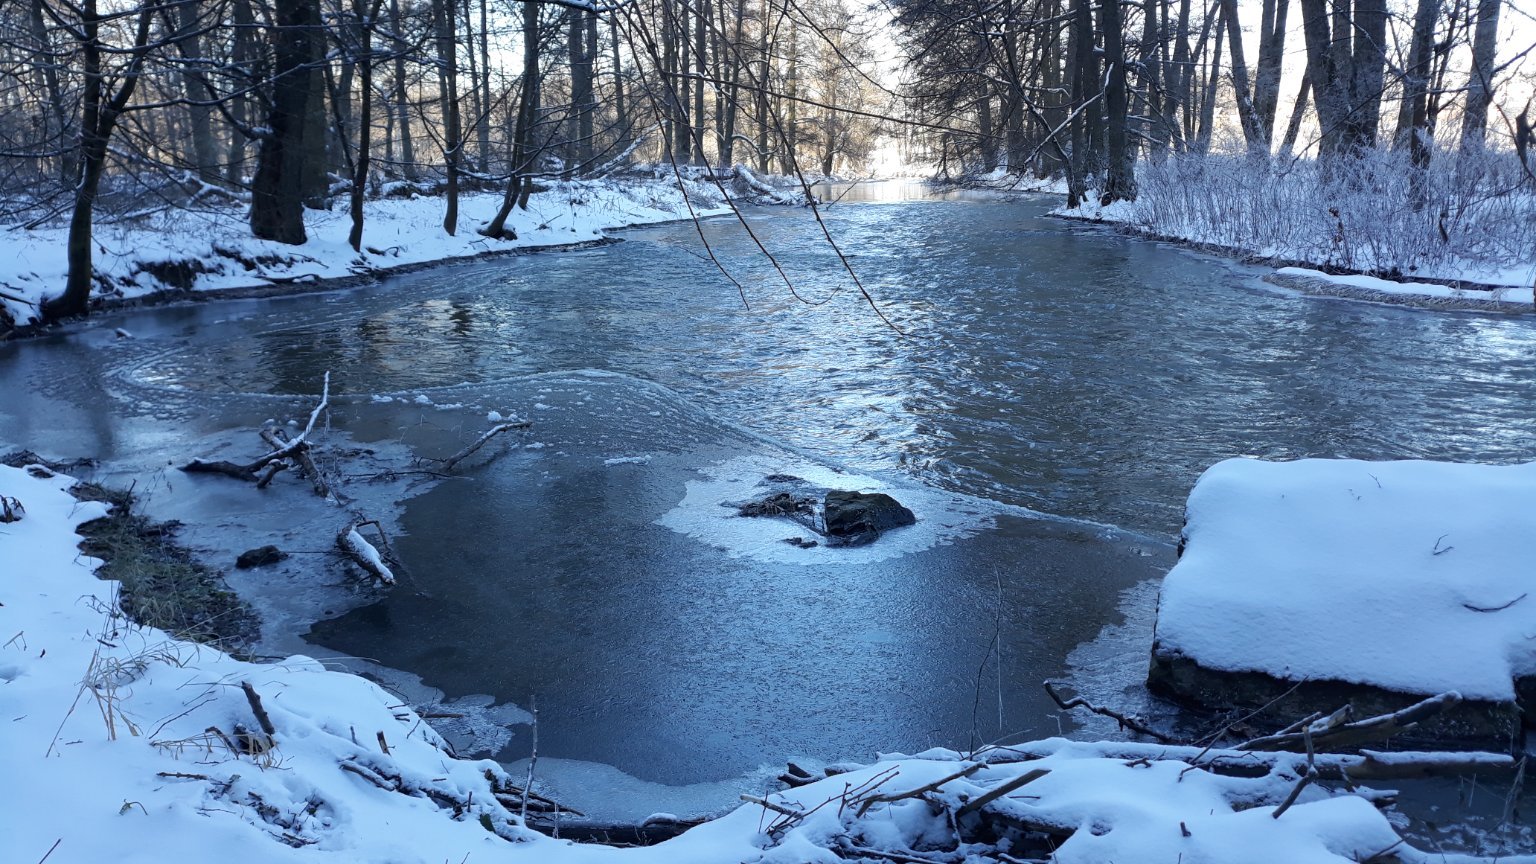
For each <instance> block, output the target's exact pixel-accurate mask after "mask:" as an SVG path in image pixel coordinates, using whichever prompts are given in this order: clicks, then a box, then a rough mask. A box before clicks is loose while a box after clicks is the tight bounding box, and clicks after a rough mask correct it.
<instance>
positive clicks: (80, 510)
mask: <svg viewBox="0 0 1536 864" xmlns="http://www.w3.org/2000/svg"><path fill="white" fill-rule="evenodd" d="M74 485H75V484H74V481H73V480H72V479H70V478H68V477H66V476H64V475H61V474H56V473H54V472H52V471H49V470H46V469H40V468H38V467H32V468H29V469H21V468H12V467H8V466H0V496H3V497H4V499H5V500H6V501H7V502H8V504H9V505H10V506H9V508H8V509H7V511H6V512H7V513H8V514H9V515H8V516H7V517H6V518H8V519H11V520H12V521H8V522H6V523H5V524H4V525H0V558H3V560H5V561H6V562H7V564H9V565H13V566H7V567H6V568H4V570H3V571H0V596H3V598H4V604H5V605H4V606H3V607H0V621H3V626H4V629H5V630H6V632H12V633H15V634H16V635H15V636H13V637H12V638H11V639H10V640H9V641H8V642H6V643H5V644H4V646H3V648H0V680H3V682H4V683H3V684H0V708H3V710H4V712H5V716H6V717H7V718H9V721H10V722H9V723H8V725H7V734H6V735H5V736H3V738H0V757H3V758H4V761H5V764H6V765H7V766H8V767H10V769H11V771H12V782H9V783H6V784H3V786H0V808H3V810H4V812H5V813H6V814H7V821H8V823H9V824H10V825H11V826H12V828H11V831H10V833H9V834H8V836H7V844H8V848H11V849H13V850H15V851H16V852H17V854H18V855H20V856H21V857H20V860H26V861H31V860H44V859H46V860H49V861H51V862H54V864H60V862H98V861H106V860H113V861H121V862H139V861H144V862H148V861H158V862H165V861H171V862H177V861H199V860H206V859H207V858H209V857H210V856H212V855H218V856H219V857H220V858H221V859H222V860H224V861H226V862H229V864H245V862H252V864H254V862H285V861H295V862H302V861H320V860H335V859H345V860H349V861H362V862H374V861H394V862H402V864H414V862H421V864H438V862H441V861H444V860H448V861H458V860H462V859H464V858H466V857H468V858H470V859H471V860H476V861H493V862H494V861H506V862H523V861H527V862H541V864H585V862H600V861H601V862H606V861H610V860H615V859H623V860H625V861H635V862H651V861H655V862H681V864H688V862H699V864H721V862H734V861H741V862H785V864H788V862H804V861H813V860H814V861H827V862H833V861H840V860H847V859H848V858H866V859H867V858H874V859H877V860H879V859H884V860H892V861H910V860H925V861H935V862H950V861H960V860H968V859H969V858H971V857H973V856H974V857H980V858H982V859H990V860H1017V859H1016V858H1013V859H1010V858H1005V857H1002V855H1001V853H1003V852H1004V851H1005V849H1006V850H1007V851H1008V852H1009V854H1011V855H1023V856H1025V857H1029V858H1035V857H1039V856H1040V855H1045V854H1050V855H1051V856H1052V859H1053V860H1055V861H1058V862H1063V864H1065V862H1077V861H1097V860H1110V859H1114V860H1152V859H1156V860H1172V859H1173V858H1175V857H1178V858H1180V859H1181V860H1211V861H1236V860H1244V861H1255V862H1256V861H1263V862H1270V861H1272V862H1276V864H1280V862H1284V864H1341V862H1346V861H1358V860H1376V861H1384V862H1388V861H1395V862H1421V861H1430V860H1436V861H1439V860H1443V859H1441V858H1440V857H1439V856H1430V855H1427V854H1425V853H1422V852H1419V851H1417V850H1415V849H1413V848H1412V847H1411V846H1409V845H1408V844H1406V843H1404V842H1403V841H1402V839H1401V837H1400V836H1399V834H1398V833H1397V831H1396V830H1395V829H1394V828H1393V826H1392V824H1391V823H1390V822H1389V820H1388V818H1387V816H1385V815H1384V814H1383V813H1382V812H1381V811H1379V810H1378V808H1377V807H1376V806H1373V802H1372V801H1371V799H1370V797H1369V796H1365V795H1355V794H1348V793H1344V792H1335V791H1333V790H1330V789H1328V788H1326V787H1325V786H1324V785H1323V784H1319V783H1300V786H1298V782H1300V781H1299V773H1298V772H1303V771H1305V770H1306V764H1305V763H1306V759H1305V757H1303V756H1300V755H1295V756H1284V755H1278V756H1266V755H1264V754H1252V753H1250V754H1245V755H1244V756H1242V757H1239V762H1241V763H1242V766H1246V767H1249V768H1251V767H1253V766H1255V765H1258V766H1260V768H1261V770H1263V769H1264V768H1265V767H1266V766H1267V770H1263V773H1262V774H1261V776H1258V777H1255V776H1252V775H1253V773H1254V772H1252V771H1237V772H1230V773H1229V768H1230V766H1226V763H1225V762H1223V760H1225V759H1228V754H1226V753H1225V752H1224V751H1212V750H1209V749H1207V750H1205V751H1196V750H1195V749H1194V748H1182V749H1180V748H1174V749H1171V750H1170V749H1167V748H1160V747H1159V748H1148V747H1144V746H1139V745H1127V744H1087V743H1074V742H1068V741H1064V740H1060V739H1053V740H1049V741H1041V742H1034V743H1032V744H1028V745H1018V746H1015V747H1008V748H998V749H992V750H987V751H985V752H981V753H976V754H970V755H969V756H968V755H966V754H961V753H956V752H953V751H944V750H934V751H928V752H925V753H922V754H918V755H917V756H914V757H899V756H890V757H884V758H882V759H881V760H880V761H879V762H878V763H877V764H874V765H868V766H853V765H849V766H840V767H837V768H835V769H833V770H832V771H829V772H827V775H825V776H824V778H815V777H810V776H807V778H806V780H805V781H804V785H799V786H798V788H793V789H788V790H785V791H783V792H776V793H770V794H768V795H766V796H765V797H762V798H760V799H758V800H757V801H756V802H753V803H748V804H746V805H744V806H741V807H739V808H737V809H735V810H734V811H732V812H730V813H728V814H725V815H723V816H721V817H719V818H716V819H714V820H713V821H710V822H707V823H705V824H703V825H700V826H698V827H696V828H693V829H692V830H690V831H688V832H687V833H685V834H683V835H682V836H681V837H678V838H676V839H674V840H670V841H667V842H665V843H663V844H661V845H658V846H654V847H648V848H633V849H617V848H611V847H605V846H596V845H584V844H573V843H570V842H569V841H560V840H554V839H551V838H549V837H547V836H544V835H543V834H541V833H539V832H536V831H534V830H530V828H529V827H527V826H528V825H530V824H535V823H539V822H544V823H547V822H548V821H549V818H550V817H547V816H546V817H543V818H541V819H533V818H532V817H531V816H530V817H529V818H528V819H527V820H526V821H525V818H524V817H523V816H522V813H523V811H524V806H525V804H524V799H523V796H522V794H521V789H519V788H518V784H520V783H522V782H523V778H520V777H511V776H508V774H507V773H506V772H505V771H504V770H503V769H502V767H501V766H500V765H498V764H497V763H495V762H492V761H490V760H466V759H459V758H456V757H454V756H453V754H452V753H451V752H450V751H449V749H448V747H447V745H446V744H445V743H444V741H443V740H442V738H440V737H439V736H438V735H437V734H436V733H435V732H434V731H433V730H432V728H431V727H430V726H429V725H428V723H427V722H426V721H425V720H424V719H423V717H422V716H421V715H420V714H419V713H418V712H417V711H416V710H415V709H413V708H412V707H411V706H409V705H405V704H402V703H401V700H400V699H399V698H398V697H396V696H394V695H392V694H390V693H387V692H385V691H384V690H382V689H380V688H379V687H378V686H377V685H375V684H373V683H371V682H368V681H366V680H364V679H362V678H359V677H356V676H352V675H348V674H344V673H340V672H335V671H330V670H327V669H326V668H324V667H323V666H322V665H321V664H320V663H318V662H316V661H314V660H312V659H308V658H305V657H297V656H296V657H289V658H287V659H285V660H283V661H281V662H278V663H270V664H258V663H246V662H242V661H239V660H236V659H235V658H233V657H231V656H229V655H227V654H225V653H223V652H221V651H218V650H216V649H214V648H210V647H208V646H206V645H200V644H196V643H191V642H187V641H183V640H182V639H179V638H177V637H176V636H173V635H171V634H168V633H166V632H164V631H161V630H158V629H155V628H151V627H145V626H142V625H139V624H136V623H134V622H132V621H130V620H128V619H127V618H126V617H125V616H123V614H122V613H121V612H120V610H119V607H118V605H117V602H116V583H113V582H110V581H103V580H101V579H99V578H97V576H96V575H95V574H94V572H93V571H95V570H97V568H98V567H99V566H100V563H101V562H100V561H98V560H96V559H93V558H90V557H86V556H82V555H81V554H79V552H78V551H77V549H76V545H77V544H78V543H79V542H80V540H81V537H80V536H79V534H78V533H77V532H78V531H79V530H80V528H81V526H82V525H84V524H86V523H88V522H90V521H92V520H94V519H97V518H100V517H102V516H104V515H106V513H107V512H108V509H109V505H108V504H106V503H105V502H101V501H80V500H77V499H76V498H75V497H74V496H73V495H72V494H70V492H69V490H70V489H71V488H73V487H74ZM17 517H19V518H17ZM1340 758H1342V759H1345V760H1346V762H1347V764H1346V762H1339V764H1338V765H1337V766H1334V762H1333V761H1330V760H1337V759H1340ZM1351 758H1352V759H1354V760H1355V761H1353V762H1348V761H1347V760H1348V759H1351ZM1367 761H1368V760H1365V761H1362V760H1361V757H1319V764H1322V765H1323V766H1324V769H1325V770H1333V768H1337V770H1339V771H1341V772H1342V771H1349V772H1352V774H1353V775H1354V776H1367V773H1366V772H1367V770H1381V769H1382V768H1383V767H1385V768H1386V769H1388V770H1389V771H1390V769H1391V766H1390V765H1387V766H1380V765H1378V766H1375V768H1374V769H1371V768H1370V767H1369V766H1368V765H1367V764H1366V762H1367ZM1233 764H1234V765H1235V764H1237V763H1233ZM1026 785H1027V786H1029V788H1028V789H1023V787H1024V786H1026ZM1293 789H1294V790H1295V792H1294V794H1293V791H1292V790H1293ZM1290 799H1294V800H1290ZM533 803H534V805H535V806H534V807H531V808H530V810H529V812H530V813H531V812H532V810H533V809H537V803H538V802H537V799H533ZM647 821H648V822H649V823H651V824H657V823H666V822H668V821H669V817H668V816H667V815H665V814H657V815H655V816H653V817H652V818H651V819H650V820H647ZM546 830H547V825H546ZM919 856H920V857H919ZM1463 860H1466V859H1463Z"/></svg>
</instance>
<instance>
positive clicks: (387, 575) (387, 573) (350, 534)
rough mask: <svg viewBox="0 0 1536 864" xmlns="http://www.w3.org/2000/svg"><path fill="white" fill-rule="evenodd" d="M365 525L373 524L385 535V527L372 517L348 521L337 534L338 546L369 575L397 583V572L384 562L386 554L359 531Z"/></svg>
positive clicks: (387, 583)
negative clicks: (381, 553) (382, 553)
mask: <svg viewBox="0 0 1536 864" xmlns="http://www.w3.org/2000/svg"><path fill="white" fill-rule="evenodd" d="M364 525H372V526H373V527H374V528H375V529H376V530H377V531H378V532H379V536H380V538H382V537H383V536H384V529H383V528H382V527H380V526H379V523H378V522H376V521H374V520H372V519H369V520H364V521H356V522H348V523H347V524H346V526H344V527H343V528H342V529H341V531H340V532H338V533H337V535H336V546H337V548H339V549H340V550H341V551H342V552H343V553H345V554H346V556H347V557H348V558H350V559H352V562H353V563H355V564H356V565H357V566H359V567H361V568H363V570H364V571H366V572H367V573H368V575H370V576H372V577H373V578H375V579H377V580H379V581H380V582H383V583H384V584H386V585H393V584H395V574H394V572H393V571H391V570H390V569H389V565H387V564H385V563H384V556H382V555H380V554H379V550H378V549H377V548H375V547H374V545H373V544H372V543H369V542H368V541H367V540H366V539H365V538H364V537H363V535H362V534H360V533H358V530H357V529H359V528H361V527H363V526H364ZM385 545H386V547H387V546H388V543H387V542H386V543H385Z"/></svg>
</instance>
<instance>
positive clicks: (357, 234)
mask: <svg viewBox="0 0 1536 864" xmlns="http://www.w3.org/2000/svg"><path fill="white" fill-rule="evenodd" d="M365 2H366V0H352V13H353V14H354V15H355V16H357V37H358V57H357V69H358V77H359V79H360V80H359V84H360V85H361V88H360V92H359V95H358V99H359V104H358V109H357V121H358V122H357V159H356V160H355V161H354V163H353V166H352V200H351V205H352V206H351V210H352V230H351V231H350V232H349V233H348V234H347V242H348V243H350V244H351V245H352V250H353V251H354V252H361V251H363V197H364V193H365V192H366V191H367V189H368V169H369V163H370V162H371V161H372V160H371V158H370V153H371V150H372V147H373V141H372V136H373V56H372V55H373V28H374V18H375V17H376V16H377V15H378V13H379V5H380V3H379V0H374V4H373V8H372V9H371V10H370V9H368V8H367V7H366V6H365V5H364V4H365Z"/></svg>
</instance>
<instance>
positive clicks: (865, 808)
mask: <svg viewBox="0 0 1536 864" xmlns="http://www.w3.org/2000/svg"><path fill="white" fill-rule="evenodd" d="M983 767H985V766H984V765H982V764H981V763H980V762H973V763H972V764H970V765H967V766H965V767H964V768H962V769H960V770H959V771H956V772H955V773H953V774H950V775H948V776H945V777H941V778H939V779H938V780H935V781H933V782H932V783H928V784H925V785H923V786H919V787H917V788H916V789H910V790H908V791H906V792H889V793H886V794H884V795H875V796H872V797H870V798H866V799H864V803H863V804H860V805H859V813H858V815H860V816H863V815H864V814H865V813H868V812H869V808H871V807H873V806H875V805H876V804H881V803H886V804H889V803H892V802H895V801H901V800H904V799H907V798H917V797H920V796H922V795H923V794H925V793H928V792H937V791H938V790H939V787H941V786H943V785H944V784H945V783H948V782H950V781H952V780H959V779H960V778H962V777H969V776H971V775H972V774H975V773H976V772H977V771H980V770H981V769H982V768H983Z"/></svg>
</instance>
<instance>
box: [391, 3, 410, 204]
mask: <svg viewBox="0 0 1536 864" xmlns="http://www.w3.org/2000/svg"><path fill="white" fill-rule="evenodd" d="M404 23H405V22H404V20H403V19H402V18H401V17H400V0H390V2H389V26H390V28H391V29H392V30H393V31H394V33H395V35H396V36H402V35H403V34H402V32H401V27H402V26H403V25H404ZM394 52H395V81H394V85H395V92H394V106H393V107H394V111H395V128H396V129H397V130H398V133H397V134H398V135H399V136H400V169H401V173H402V174H404V175H405V179H407V180H411V181H415V179H416V149H415V147H414V145H413V142H412V141H411V100H410V96H409V95H408V94H407V92H406V86H405V82H406V77H405V51H404V50H403V48H402V47H401V46H399V45H396V46H395V47H394Z"/></svg>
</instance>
